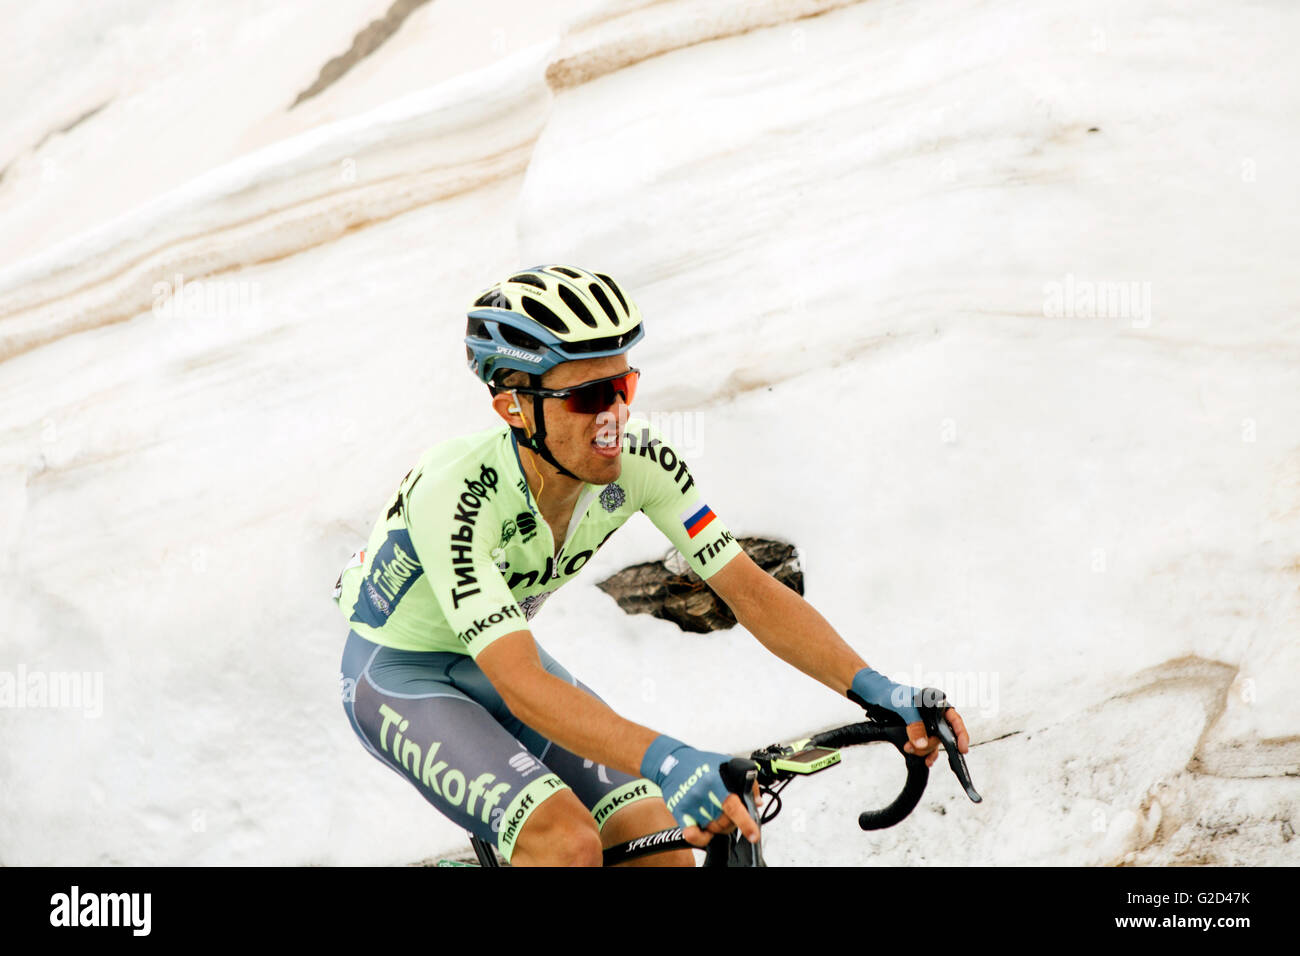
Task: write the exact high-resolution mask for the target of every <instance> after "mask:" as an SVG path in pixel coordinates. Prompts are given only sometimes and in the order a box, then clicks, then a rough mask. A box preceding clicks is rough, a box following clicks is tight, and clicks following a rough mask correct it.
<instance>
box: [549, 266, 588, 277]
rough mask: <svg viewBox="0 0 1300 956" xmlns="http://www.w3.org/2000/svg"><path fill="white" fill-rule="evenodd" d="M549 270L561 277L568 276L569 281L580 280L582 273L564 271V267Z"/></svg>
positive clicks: (552, 267) (570, 270)
mask: <svg viewBox="0 0 1300 956" xmlns="http://www.w3.org/2000/svg"><path fill="white" fill-rule="evenodd" d="M551 269H552V270H553V271H555V272H558V273H559V274H560V275H562V276H568V277H569V278H570V279H581V278H582V273H580V272H574V271H573V270H572V269H566V268H564V266H551Z"/></svg>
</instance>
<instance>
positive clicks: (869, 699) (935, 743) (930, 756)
mask: <svg viewBox="0 0 1300 956" xmlns="http://www.w3.org/2000/svg"><path fill="white" fill-rule="evenodd" d="M849 697H850V698H851V699H853V700H855V701H857V703H859V704H861V705H862V706H863V707H865V708H866V710H867V713H868V714H871V716H873V717H878V716H881V713H880V712H881V711H884V712H887V713H889V714H896V715H897V716H898V717H899V718H902V720H903V722H904V723H905V724H906V725H907V737H908V743H906V744H904V745H903V752H904V753H909V754H917V755H919V756H922V757H925V758H926V760H925V765H926V766H927V767H932V766H934V762H935V761H936V760H938V759H939V738H937V737H929V736H928V735H927V734H926V730H925V722H924V721H923V720H921V712H920V711H919V710H917V708H916V704H915V701H917V700H919V699H920V691H919V690H918V689H917V688H915V687H911V686H909V685H907V684H896V683H894V682H893V681H891V680H890V679H889V678H888V677H886V676H885V675H884V674H881V673H878V672H877V671H874V670H872V669H871V668H870V667H864V668H863V669H862V670H860V671H858V672H857V673H856V674H854V675H853V683H852V684H851V685H850V687H849ZM943 716H944V720H946V721H947V722H948V725H949V726H950V727H952V731H953V736H955V737H956V738H957V752H958V753H963V754H964V753H966V752H967V751H968V750H969V749H970V735H969V734H968V733H967V732H966V724H965V723H964V722H963V721H962V719H961V715H960V714H958V713H957V711H956V709H955V708H952V707H949V708H948V709H947V710H945V711H944V714H943Z"/></svg>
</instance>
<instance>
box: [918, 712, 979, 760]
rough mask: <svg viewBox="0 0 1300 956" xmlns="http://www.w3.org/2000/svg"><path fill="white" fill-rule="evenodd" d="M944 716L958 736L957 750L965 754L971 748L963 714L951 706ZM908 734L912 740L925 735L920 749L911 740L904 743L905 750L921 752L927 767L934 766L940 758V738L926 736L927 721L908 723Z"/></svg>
mask: <svg viewBox="0 0 1300 956" xmlns="http://www.w3.org/2000/svg"><path fill="white" fill-rule="evenodd" d="M943 718H944V720H946V721H948V726H950V727H951V728H952V732H953V735H954V736H955V737H956V738H957V752H958V753H963V754H964V753H966V752H967V751H968V750H970V735H969V734H968V733H966V724H965V722H964V721H963V720H962V719H961V714H959V713H957V711H956V709H955V708H953V707H949V708H948V709H947V710H945V711H944V712H943ZM907 736H908V737H909V738H911V740H915V739H916V738H917V737H923V738H925V743H924V744H923V745H922V746H921V747H920V749H918V748H917V747H916V746H915V745H913V744H912V743H911V742H910V741H909V742H908V743H905V744H903V752H904V753H909V754H920V755H921V756H922V757H925V765H926V766H927V767H933V766H934V762H935V761H936V760H938V759H939V738H938V737H926V734H925V723H924V721H920V720H918V721H917V722H916V723H914V724H908V725H907ZM927 755H928V756H927Z"/></svg>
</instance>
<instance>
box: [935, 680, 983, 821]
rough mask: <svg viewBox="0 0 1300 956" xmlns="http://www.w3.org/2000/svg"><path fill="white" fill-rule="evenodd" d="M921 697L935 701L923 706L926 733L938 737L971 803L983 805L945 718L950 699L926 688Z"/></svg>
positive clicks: (955, 738)
mask: <svg viewBox="0 0 1300 956" xmlns="http://www.w3.org/2000/svg"><path fill="white" fill-rule="evenodd" d="M921 695H922V697H923V698H924V699H925V700H933V701H935V703H933V704H923V705H922V706H921V719H922V720H923V721H924V722H925V730H926V732H927V733H929V734H933V735H934V736H935V737H938V738H939V742H940V743H941V744H943V749H944V750H945V751H946V752H947V754H948V766H949V767H950V768H951V769H952V772H953V775H954V776H956V778H957V780H958V781H959V782H960V783H961V785H962V788H963V789H964V790H965V791H966V796H968V797H970V801H971V803H982V802H983V800H984V798H983V797H981V796H980V795H979V793H978V792H977V791H976V790H975V784H974V783H972V782H971V778H970V771H969V770H968V769H967V768H966V758H965V757H963V756H962V755H961V751H960V750H958V749H957V736H956V734H954V733H953V732H952V727H951V726H950V725H949V724H948V721H946V720H944V718H943V715H944V713H945V712H946V711H947V710H948V707H949V706H950V705H949V704H948V699H947V698H946V697H944V694H943V691H941V690H936V689H935V688H933V687H926V688H924V689H923V690H922V691H921Z"/></svg>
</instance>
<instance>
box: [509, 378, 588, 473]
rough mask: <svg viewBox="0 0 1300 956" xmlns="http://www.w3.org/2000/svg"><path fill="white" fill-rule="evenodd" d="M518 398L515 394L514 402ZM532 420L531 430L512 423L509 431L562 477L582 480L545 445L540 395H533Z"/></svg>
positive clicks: (516, 439) (526, 421)
mask: <svg viewBox="0 0 1300 956" xmlns="http://www.w3.org/2000/svg"><path fill="white" fill-rule="evenodd" d="M518 399H519V396H518V395H516V396H515V400H516V402H517V401H518ZM520 417H522V416H520ZM533 421H534V422H535V423H536V425H537V427H536V429H535V430H533V431H526V430H525V429H523V428H516V427H515V426H514V425H511V426H510V431H512V432H513V433H514V436H515V441H517V442H519V444H521V445H523V446H524V447H525V448H528V449H530V450H532V451H535V452H536V453H537V454H538V455H540V456H541V457H542V460H543V461H545V462H547V463H548V464H550V465H551V466H552V467H554V468H555V469H556V470H557V471H558V472H559V473H560V474H561V475H564V477H566V478H572V479H573V480H574V481H582V479H581V478H579V477H578V476H577V475H575V474H574V473H573V472H571V471H569V469H567V468H565V467H564V466H563V465H561V464H560V463H559V462H558V461H556V460H555V456H554V455H552V454H551V450H550V449H549V448H547V447H546V441H545V439H546V421H545V419H544V418H543V417H542V396H541V395H534V396H533ZM527 423H528V419H526V418H525V419H524V424H525V425H526V424H527Z"/></svg>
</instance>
